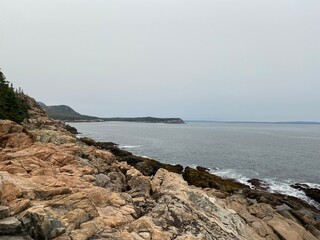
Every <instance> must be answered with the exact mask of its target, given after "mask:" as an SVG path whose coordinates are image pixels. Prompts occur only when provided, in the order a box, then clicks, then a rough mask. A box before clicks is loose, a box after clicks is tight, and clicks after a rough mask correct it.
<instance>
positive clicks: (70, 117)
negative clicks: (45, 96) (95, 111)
mask: <svg viewBox="0 0 320 240" xmlns="http://www.w3.org/2000/svg"><path fill="white" fill-rule="evenodd" d="M38 104H39V105H40V106H41V107H43V108H44V109H45V110H46V111H47V113H48V115H49V117H50V118H53V119H57V120H61V121H67V122H110V121H117V122H120V121H121V122H143V123H167V124H184V123H185V122H184V121H183V120H182V119H181V118H156V117H112V118H103V117H94V116H88V115H83V114H80V113H78V112H76V111H75V110H73V109H72V108H71V107H69V106H67V105H57V106H47V105H46V104H44V103H42V102H38Z"/></svg>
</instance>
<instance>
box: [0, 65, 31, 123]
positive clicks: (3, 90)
mask: <svg viewBox="0 0 320 240" xmlns="http://www.w3.org/2000/svg"><path fill="white" fill-rule="evenodd" d="M27 117H28V106H27V104H26V102H25V100H24V98H23V97H22V96H21V97H19V94H17V93H16V92H15V91H14V88H13V86H12V85H10V83H9V82H8V81H7V80H6V78H5V76H4V74H3V73H2V71H1V69H0V119H10V120H12V121H15V122H17V123H21V122H22V121H23V120H24V119H25V118H27Z"/></svg>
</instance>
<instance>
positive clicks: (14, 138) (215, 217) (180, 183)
mask: <svg viewBox="0 0 320 240" xmlns="http://www.w3.org/2000/svg"><path fill="white" fill-rule="evenodd" d="M28 104H29V106H30V110H29V115H30V119H28V120H26V121H25V122H24V123H23V125H18V124H16V123H14V122H12V121H9V120H1V121H0V198H1V206H0V235H1V236H0V239H2V240H5V239H12V240H15V239H16V240H23V239H25V240H26V239H39V240H40V239H41V240H42V239H55V240H87V239H91V240H94V239H96V240H97V239H110V240H111V239H114V240H120V239H128V240H130V239H131V240H151V239H153V240H157V239H158V240H166V239H167V240H169V239H177V240H195V239H226V240H229V239H239V240H240V239H241V240H245V239H269V240H271V239H275V240H280V239H281V240H282V239H288V240H316V239H320V222H319V216H320V215H319V211H318V210H317V209H316V208H314V207H312V206H309V205H308V204H307V203H305V202H303V201H301V200H299V199H295V198H291V197H288V196H283V195H280V194H270V193H267V192H265V191H262V190H261V189H250V188H248V187H247V186H245V185H242V184H239V183H237V182H235V181H232V180H230V181H229V180H225V179H221V178H219V177H216V176H213V175H210V174H209V173H208V172H207V171H204V170H203V169H200V170H199V169H191V168H187V169H185V170H184V171H183V167H182V166H179V165H178V166H173V165H170V164H162V163H160V162H157V161H155V160H152V159H145V158H141V157H137V156H133V155H132V154H130V153H128V152H126V151H122V150H121V149H118V148H117V147H116V145H115V144H112V143H105V144H103V143H99V142H95V141H94V140H90V139H82V140H80V139H77V138H76V136H75V135H74V133H75V130H74V129H72V131H71V132H69V131H68V128H67V127H66V125H65V124H64V123H62V122H59V121H55V120H52V119H49V118H48V117H47V115H46V113H45V111H44V110H43V109H42V108H41V107H39V106H38V105H37V104H36V102H35V101H34V100H33V99H31V98H29V99H28ZM181 173H183V174H181ZM191 184H192V185H191Z"/></svg>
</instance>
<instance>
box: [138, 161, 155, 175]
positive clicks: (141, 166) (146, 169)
mask: <svg viewBox="0 0 320 240" xmlns="http://www.w3.org/2000/svg"><path fill="white" fill-rule="evenodd" d="M135 168H136V169H137V170H139V171H140V172H141V173H142V174H143V175H145V176H151V175H152V174H154V172H155V171H154V169H153V167H152V166H150V165H149V164H148V163H146V162H138V163H137V164H136V165H135Z"/></svg>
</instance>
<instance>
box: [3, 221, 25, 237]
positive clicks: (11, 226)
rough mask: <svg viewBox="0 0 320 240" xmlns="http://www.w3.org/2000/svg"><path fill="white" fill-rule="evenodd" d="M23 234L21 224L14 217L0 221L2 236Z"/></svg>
mask: <svg viewBox="0 0 320 240" xmlns="http://www.w3.org/2000/svg"><path fill="white" fill-rule="evenodd" d="M20 232H21V223H20V221H19V220H18V219H16V218H14V217H8V218H4V219H1V220H0V235H5V234H12V235H15V234H19V233H20Z"/></svg>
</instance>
